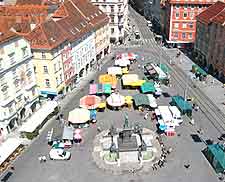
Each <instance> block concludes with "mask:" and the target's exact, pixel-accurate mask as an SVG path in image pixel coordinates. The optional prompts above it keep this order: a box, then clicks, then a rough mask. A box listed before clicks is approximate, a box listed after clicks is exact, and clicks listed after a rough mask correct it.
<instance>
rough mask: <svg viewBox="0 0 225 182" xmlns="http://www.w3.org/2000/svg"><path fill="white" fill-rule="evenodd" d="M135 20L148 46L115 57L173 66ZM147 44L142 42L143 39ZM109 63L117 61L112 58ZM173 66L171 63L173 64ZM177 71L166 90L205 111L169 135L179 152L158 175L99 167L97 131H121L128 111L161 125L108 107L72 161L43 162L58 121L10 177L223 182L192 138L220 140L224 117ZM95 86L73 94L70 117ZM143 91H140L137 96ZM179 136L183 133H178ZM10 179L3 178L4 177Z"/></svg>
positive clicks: (20, 180) (164, 100)
mask: <svg viewBox="0 0 225 182" xmlns="http://www.w3.org/2000/svg"><path fill="white" fill-rule="evenodd" d="M130 14H131V17H132V18H133V19H134V20H135V22H136V27H138V29H139V31H140V33H141V40H142V41H143V43H144V44H143V45H140V47H131V48H129V47H127V46H126V47H122V46H121V47H119V48H113V50H112V55H115V54H116V53H119V52H126V51H130V52H134V53H136V54H138V55H140V56H141V57H144V60H138V63H137V64H141V65H144V64H145V63H147V62H150V61H151V62H156V63H160V62H161V63H167V65H169V64H168V63H169V59H170V57H169V56H168V55H167V54H166V53H165V51H164V49H163V48H162V47H160V46H159V45H157V43H156V42H155V40H154V35H153V33H152V32H151V31H150V30H149V28H148V27H147V25H146V20H144V18H143V17H141V16H140V15H138V14H137V13H136V12H134V11H132V10H131V12H130ZM140 42H141V41H140ZM108 59H111V58H110V57H109V58H108ZM113 64H114V61H111V60H108V61H107V62H106V64H104V65H103V66H102V69H101V71H100V72H98V73H96V74H95V75H94V76H93V77H92V78H91V79H94V80H95V82H98V76H99V75H100V74H101V73H106V70H107V68H108V67H109V66H110V65H113ZM169 66H170V65H169ZM170 67H171V68H172V69H173V71H172V74H171V84H172V87H166V86H163V87H162V89H163V92H165V93H168V94H169V95H170V96H174V95H177V94H179V95H182V96H183V95H184V90H185V89H186V88H188V94H190V95H191V96H194V97H195V98H197V101H198V103H199V105H200V108H201V110H200V111H198V112H195V111H194V113H193V117H194V118H195V121H196V125H194V126H192V125H190V124H189V120H188V119H187V118H186V117H184V123H183V124H182V125H181V126H179V127H178V128H177V129H176V132H177V135H176V136H174V137H164V138H163V140H164V142H165V143H166V145H168V146H171V147H172V148H173V149H174V150H173V152H172V154H171V155H169V156H168V159H167V163H166V165H165V167H163V168H161V169H159V170H157V171H149V173H141V172H140V173H138V172H137V173H135V174H123V175H112V174H110V173H108V172H107V171H102V170H100V169H98V167H97V166H96V164H95V163H94V161H93V160H92V151H93V138H94V137H95V135H96V134H97V129H96V128H97V127H98V126H100V127H101V128H103V129H108V128H109V127H110V126H111V125H112V124H113V125H114V126H115V127H122V126H121V125H122V123H123V119H124V117H123V112H122V111H126V112H128V116H129V120H131V122H132V123H134V122H142V124H143V126H145V127H147V128H150V129H152V130H155V124H154V123H152V122H151V121H149V120H147V121H144V119H143V116H142V115H140V114H139V113H138V112H137V111H134V110H132V111H128V110H126V109H123V110H122V111H111V110H109V109H107V110H106V111H105V112H103V113H98V114H97V120H98V122H97V124H96V125H91V126H90V127H89V128H86V129H83V131H82V136H83V138H84V141H83V142H82V143H81V144H80V145H74V146H73V147H72V149H71V152H72V158H71V160H69V161H50V160H47V162H46V163H43V164H40V162H39V160H38V157H39V156H40V155H46V156H48V152H49V150H50V148H49V147H48V145H47V141H46V135H47V132H48V131H49V130H50V129H51V128H53V127H55V126H57V125H58V122H57V121H52V122H51V123H49V124H48V126H47V127H46V128H45V129H44V131H43V132H42V133H41V135H40V137H38V138H37V139H36V140H35V141H34V142H33V143H32V145H31V146H30V147H29V148H28V149H27V150H26V151H25V152H24V153H23V154H22V155H21V157H19V158H18V160H16V161H15V163H14V166H15V171H13V174H12V176H10V178H9V179H8V181H10V182H28V181H29V182H39V181H43V182H54V181H55V182H58V181H60V182H72V181H77V182H84V181H85V182H86V181H87V182H89V181H104V182H114V181H120V182H123V181H124V182H127V181H130V182H132V181H133V182H135V181H137V182H144V181H157V182H164V181H171V182H189V181H199V182H201V181H204V182H212V181H217V180H218V179H217V177H216V174H215V172H214V170H213V169H212V167H211V166H210V164H209V163H208V161H207V160H206V159H205V157H204V155H203V154H202V152H201V151H202V150H203V149H204V148H205V147H206V145H205V144H204V142H194V140H193V138H192V136H193V135H198V133H197V130H198V129H199V128H202V129H203V131H204V133H203V135H202V136H201V138H202V139H203V140H207V139H212V140H214V141H216V140H217V137H218V136H219V135H220V133H222V132H223V131H224V129H225V124H224V123H223V121H224V118H225V116H224V114H223V113H222V112H221V111H219V110H218V109H217V107H216V106H215V104H214V103H212V102H211V101H210V99H209V98H207V97H206V96H205V94H204V93H202V91H201V90H200V89H199V88H195V87H194V85H193V83H192V82H191V81H190V80H189V79H188V78H187V76H186V75H184V74H183V72H182V70H181V69H180V68H179V67H177V66H176V65H175V66H170ZM131 70H132V71H131V72H132V73H138V74H139V76H140V78H142V77H143V76H144V75H143V70H142V69H138V66H137V65H132V66H131ZM88 90H89V84H87V85H85V86H84V88H82V89H81V90H80V91H78V92H76V94H74V95H72V96H70V98H69V99H68V103H67V104H66V105H65V106H64V107H62V112H63V114H64V118H65V119H67V118H68V113H69V111H71V110H72V109H74V108H76V107H78V106H79V99H80V98H81V97H82V96H84V95H87V94H88ZM128 93H129V94H131V95H132V94H134V93H136V91H133V90H132V91H129V90H122V91H121V94H123V95H126V94H128ZM137 93H138V92H137ZM170 101H171V98H170V97H166V96H161V98H160V99H159V100H158V101H157V102H158V104H159V105H169V102H170ZM178 134H179V135H178ZM187 163H188V164H190V168H189V169H186V168H184V164H187ZM3 177H4V176H2V177H1V179H2V178H3Z"/></svg>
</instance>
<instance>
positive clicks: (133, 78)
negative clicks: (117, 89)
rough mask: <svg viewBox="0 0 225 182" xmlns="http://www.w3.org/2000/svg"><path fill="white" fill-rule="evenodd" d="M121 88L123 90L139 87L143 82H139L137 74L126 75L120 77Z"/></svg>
mask: <svg viewBox="0 0 225 182" xmlns="http://www.w3.org/2000/svg"><path fill="white" fill-rule="evenodd" d="M121 82H122V87H123V88H132V87H140V86H141V85H142V84H143V83H144V82H146V81H145V80H139V77H138V75H137V74H126V75H123V76H122V80H121Z"/></svg>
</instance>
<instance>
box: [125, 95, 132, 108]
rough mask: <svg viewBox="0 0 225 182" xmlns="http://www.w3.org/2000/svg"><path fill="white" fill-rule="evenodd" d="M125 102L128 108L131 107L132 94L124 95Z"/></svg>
mask: <svg viewBox="0 0 225 182" xmlns="http://www.w3.org/2000/svg"><path fill="white" fill-rule="evenodd" d="M125 104H126V106H127V107H128V108H131V106H132V104H133V97H132V96H125Z"/></svg>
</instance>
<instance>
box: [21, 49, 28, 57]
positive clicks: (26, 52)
mask: <svg viewBox="0 0 225 182" xmlns="http://www.w3.org/2000/svg"><path fill="white" fill-rule="evenodd" d="M22 52H23V57H26V56H28V49H27V47H24V48H22Z"/></svg>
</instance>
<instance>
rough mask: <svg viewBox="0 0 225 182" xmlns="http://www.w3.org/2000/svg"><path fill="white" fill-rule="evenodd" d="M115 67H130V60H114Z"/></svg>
mask: <svg viewBox="0 0 225 182" xmlns="http://www.w3.org/2000/svg"><path fill="white" fill-rule="evenodd" d="M115 65H116V66H121V67H126V66H128V65H130V60H129V59H124V58H121V59H116V60H115Z"/></svg>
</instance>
